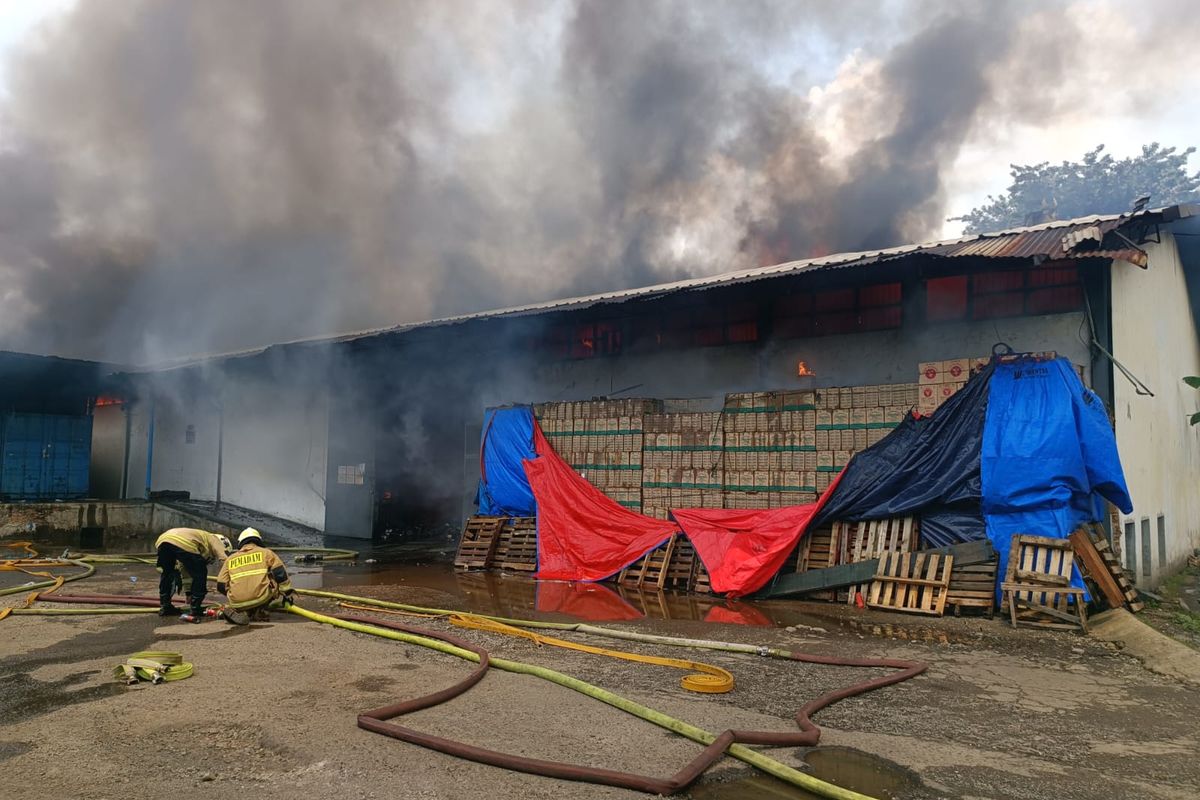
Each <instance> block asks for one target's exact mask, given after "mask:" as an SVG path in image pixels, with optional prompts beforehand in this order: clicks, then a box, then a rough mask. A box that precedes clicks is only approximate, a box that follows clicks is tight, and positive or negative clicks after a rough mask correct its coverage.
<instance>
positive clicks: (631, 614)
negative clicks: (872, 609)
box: [0, 536, 953, 644]
mask: <svg viewBox="0 0 1200 800" xmlns="http://www.w3.org/2000/svg"><path fill="white" fill-rule="evenodd" d="M363 544H365V545H367V546H368V547H369V546H370V544H369V543H363ZM34 546H35V548H36V549H37V550H38V551H39V552H41V553H45V554H47V555H57V554H58V553H59V552H60V551H59V550H57V549H54V548H61V547H63V544H62V542H59V541H56V542H54V543H53V544H52V543H50V542H38V541H35V542H34ZM153 546H154V537H153V536H137V537H134V536H129V537H125V536H122V537H112V536H110V537H106V539H105V541H104V547H103V548H95V549H93V550H92V552H104V553H111V554H120V553H148V552H150V551H152V550H153ZM72 549H73V550H78V547H74V546H73V547H72ZM281 556H282V557H283V559H284V561H285V562H286V563H287V565H288V572H289V573H290V574H291V576H292V582H293V584H295V585H296V586H297V587H299V588H303V589H326V590H330V591H341V592H345V593H347V594H358V595H367V596H371V597H375V598H378V599H385V600H393V601H396V602H404V603H411V604H414V605H423V606H430V607H436V608H447V609H455V610H464V611H471V612H475V613H479V614H490V615H495V616H507V617H528V618H545V619H561V620H584V621H590V622H614V621H634V620H639V619H650V620H688V621H692V620H696V621H705V622H720V623H727V624H737V625H748V626H757V627H791V626H795V627H796V628H798V629H799V630H800V631H801V632H802V633H803V632H805V631H811V632H813V633H821V632H824V631H827V630H831V629H836V628H841V629H843V630H849V631H853V632H855V633H860V634H864V635H868V636H877V637H881V638H887V639H902V640H909V641H922V642H928V643H935V644H936V643H941V644H945V643H947V642H948V641H951V640H953V636H952V635H948V634H947V632H946V631H944V630H938V629H936V628H930V627H926V626H922V625H920V624H919V623H916V622H909V621H907V620H903V619H896V620H895V621H894V622H893V621H884V622H876V621H872V620H870V619H863V618H861V617H859V616H858V615H856V614H853V613H846V609H844V608H839V607H836V606H834V605H829V604H821V603H800V602H796V601H789V600H770V601H762V602H753V601H741V600H726V599H723V598H720V597H713V596H711V595H697V594H688V593H680V592H671V591H663V590H658V589H634V588H629V587H623V586H617V585H616V584H612V583H599V584H596V583H573V582H563V581H536V580H533V579H532V578H530V577H529V576H528V575H527V574H522V573H497V572H487V573H483V572H463V571H458V570H455V569H454V568H453V566H452V565H451V564H450V563H448V562H447V561H445V560H442V558H440V557H439V554H437V553H434V552H422V551H421V549H420V548H419V547H418V548H416V549H415V550H412V551H405V552H403V553H401V552H399V551H397V550H396V549H395V548H394V547H391V546H387V545H384V546H380V547H378V548H376V549H375V550H365V551H364V552H363V553H362V555H361V556H360V559H359V560H357V561H353V562H346V561H329V562H324V561H305V560H304V556H303V555H302V554H298V553H292V552H285V553H281ZM376 559H378V562H377V563H371V562H374V561H376ZM14 576H15V573H14ZM17 582H23V581H20V580H18V581H17ZM11 583H12V581H9V580H6V579H5V578H0V586H5V585H9V584H11Z"/></svg>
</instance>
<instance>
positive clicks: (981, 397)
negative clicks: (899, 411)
mask: <svg viewBox="0 0 1200 800" xmlns="http://www.w3.org/2000/svg"><path fill="white" fill-rule="evenodd" d="M991 369H992V368H991V367H988V368H986V369H984V370H983V371H982V372H980V373H979V374H978V375H976V376H974V377H972V378H971V380H970V381H968V382H967V385H966V386H964V387H963V388H962V389H961V390H959V391H958V392H956V393H955V394H954V395H953V396H952V397H951V398H950V399H949V400H947V401H946V403H945V405H943V406H942V407H941V408H939V409H938V411H937V413H936V414H933V415H932V416H929V417H923V418H921V419H915V418H914V417H913V416H912V415H909V416H907V417H905V419H904V421H903V422H901V423H900V425H899V426H898V427H897V428H896V429H895V430H894V431H892V432H891V433H890V434H888V436H887V437H885V438H884V439H883V440H881V441H880V442H879V443H878V444H875V445H874V446H872V447H869V448H867V449H866V450H864V451H862V452H861V453H859V454H858V455H856V456H854V458H852V459H851V460H850V464H849V465H848V466H847V467H846V472H845V474H844V475H843V476H842V481H841V483H840V484H839V485H838V488H837V491H835V492H834V494H833V496H832V497H831V498H830V499H829V502H828V503H827V504H826V506H825V508H824V509H823V510H822V512H821V514H820V517H819V518H818V519H815V520H813V523H812V524H813V525H814V526H816V525H822V524H826V523H828V522H831V521H833V520H846V521H859V520H865V519H885V518H888V517H903V516H909V515H918V516H919V517H920V520H921V540H922V543H923V544H925V545H928V546H933V547H942V546H945V545H950V544H955V543H957V542H968V541H974V540H977V539H983V538H986V535H987V534H986V531H985V528H984V524H983V517H982V514H981V511H980V498H981V496H982V490H981V487H980V472H979V452H980V445H981V443H982V441H983V424H984V418H985V416H986V413H987V405H988V383H989V381H990V379H991V374H992V373H991Z"/></svg>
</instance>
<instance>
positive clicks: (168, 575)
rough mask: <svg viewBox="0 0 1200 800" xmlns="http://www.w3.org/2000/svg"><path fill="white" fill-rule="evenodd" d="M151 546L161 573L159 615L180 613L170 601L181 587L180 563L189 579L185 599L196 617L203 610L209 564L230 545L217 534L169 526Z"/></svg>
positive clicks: (218, 558) (231, 547) (177, 614)
mask: <svg viewBox="0 0 1200 800" xmlns="http://www.w3.org/2000/svg"><path fill="white" fill-rule="evenodd" d="M154 549H155V551H157V553H158V563H157V567H158V571H159V572H161V573H162V575H161V576H160V577H159V579H158V602H159V608H158V615H159V616H160V617H178V616H179V615H180V613H182V612H180V610H179V609H178V608H176V607H175V605H174V604H173V603H172V602H171V597H172V596H174V594H175V591H176V590H177V589H182V588H183V579H182V577H181V575H180V570H179V567H180V565H182V566H183V571H184V572H186V573H187V574H188V577H189V578H190V579H191V586H189V587H188V600H189V602H190V603H191V606H192V608H191V612H192V616H194V617H196V618H197V619H199V618H200V616H201V615H202V614H203V613H204V609H203V607H202V604H203V603H204V595H205V594H206V593H207V592H208V565H209V564H211V563H212V562H214V561H219V560H223V559H224V558H225V556H226V554H227V553H228V552H229V551H230V550H232V549H233V545H231V544H230V543H229V540H228V539H226V538H225V537H224V536H222V535H220V534H219V533H209V532H208V531H202V530H198V529H196V528H171V529H170V530H169V531H165V532H164V533H163V534H162V535H161V536H159V537H158V539H157V540H156V541H155V542H154Z"/></svg>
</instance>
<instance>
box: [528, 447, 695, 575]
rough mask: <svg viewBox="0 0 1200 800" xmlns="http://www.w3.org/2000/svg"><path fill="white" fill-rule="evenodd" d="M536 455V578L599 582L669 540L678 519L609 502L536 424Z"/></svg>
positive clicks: (531, 471) (532, 473)
mask: <svg viewBox="0 0 1200 800" xmlns="http://www.w3.org/2000/svg"><path fill="white" fill-rule="evenodd" d="M533 449H534V450H535V451H536V452H537V454H538V457H537V458H532V459H527V460H525V462H524V464H525V474H526V475H528V476H529V483H530V485H531V486H532V487H533V496H534V498H535V499H536V501H537V527H538V530H537V547H538V572H537V577H539V578H543V579H550V580H561V581H598V580H602V579H603V578H607V577H608V576H609V575H612V574H613V573H614V572H618V571H620V570H621V569H623V568H624V567H627V566H629V565H630V564H632V563H633V562H634V561H637V560H638V559H639V558H640V557H641V556H642V555H643V554H644V553H646V552H647V551H649V550H653V549H654V548H655V547H658V546H659V545H660V544H662V543H663V542H665V541H666V540H667V539H669V538H670V536H671V534H672V533H675V532H676V531H677V530H678V529H679V528H678V526H676V525H675V523H674V522H667V521H666V520H661V519H652V518H651V517H646V516H643V515H641V514H637V513H634V512H633V511H630V510H629V509H627V508H625V507H624V506H622V505H621V504H620V503H618V502H616V501H615V500H610V499H609V498H608V497H605V496H604V494H603V493H602V492H601V491H600V490H599V489H597V488H596V487H595V486H592V485H591V484H590V483H588V482H587V481H586V480H584V479H583V478H582V477H580V476H579V475H578V474H577V473H576V472H575V470H573V469H571V465H570V464H568V463H566V462H565V461H563V460H562V458H560V457H559V455H558V453H556V452H554V448H553V447H551V446H550V443H549V442H547V441H546V437H545V436H544V435H543V434H542V429H541V427H540V426H538V425H534V427H533Z"/></svg>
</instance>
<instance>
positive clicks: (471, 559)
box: [454, 514, 508, 569]
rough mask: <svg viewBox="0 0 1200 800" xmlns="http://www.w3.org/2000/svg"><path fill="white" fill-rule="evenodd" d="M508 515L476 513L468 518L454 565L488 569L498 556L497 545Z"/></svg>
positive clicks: (461, 567)
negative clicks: (492, 515)
mask: <svg viewBox="0 0 1200 800" xmlns="http://www.w3.org/2000/svg"><path fill="white" fill-rule="evenodd" d="M507 521H508V518H507V517H491V516H485V515H482V514H480V515H476V516H474V517H471V518H470V519H468V520H467V525H466V527H465V528H464V529H463V533H462V538H461V539H460V540H459V542H458V553H457V554H456V555H455V556H454V566H456V567H458V568H460V569H487V568H488V567H489V566H490V565H491V564H492V563H493V562H494V561H495V558H496V546H497V545H498V544H499V543H500V536H501V531H502V530H503V529H504V524H505V523H506V522H507Z"/></svg>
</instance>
